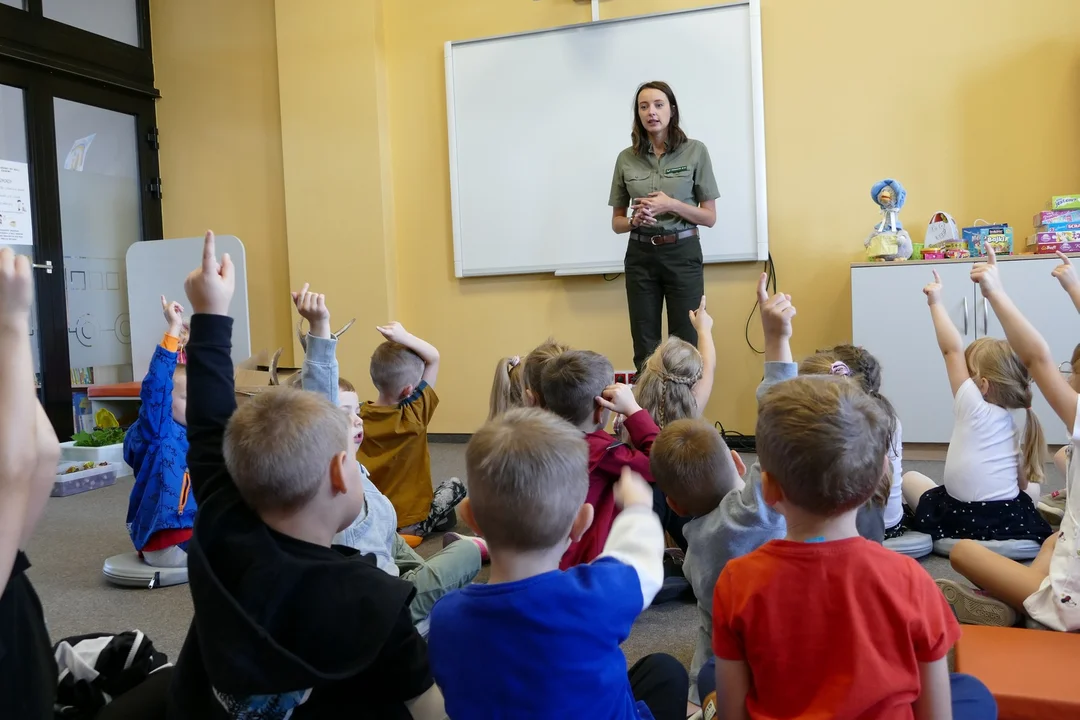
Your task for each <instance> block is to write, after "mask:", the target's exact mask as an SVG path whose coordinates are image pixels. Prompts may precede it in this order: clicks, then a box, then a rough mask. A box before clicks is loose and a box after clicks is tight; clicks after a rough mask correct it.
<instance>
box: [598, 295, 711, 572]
mask: <svg viewBox="0 0 1080 720" xmlns="http://www.w3.org/2000/svg"><path fill="white" fill-rule="evenodd" d="M690 323H691V325H693V326H694V330H695V332H697V336H698V346H697V347H696V348H695V347H694V346H693V345H691V344H690V343H688V342H686V341H685V340H682V339H680V338H677V337H675V336H674V335H672V336H671V337H669V338H668V339H667V340H665V341H664V342H662V343H660V345H659V347H657V348H656V350H655V351H653V354H652V355H650V356H649V357H648V358H647V359H646V360H645V364H644V366H643V367H642V369H641V372H640V373H639V374H638V376H637V380H636V381H635V382H634V396H635V397H637V400H638V403H639V404H640V405H641V407H642V408H644V409H645V410H647V411H648V413H649V415H650V416H652V419H653V420H654V421H655V422H656V426H657V427H659V428H663V427H664V426H665V424H666V423H669V422H672V421H675V420H679V419H681V418H698V417H701V415H702V413H703V412H704V411H705V405H706V404H707V403H708V402H709V396H710V395H711V394H712V388H713V376H714V375H715V374H716V348H715V346H714V345H713V338H712V326H713V320H712V317H710V315H709V313H708V311H707V310H706V309H705V297H704V296H702V298H701V304H700V305H699V306H698V309H697V310H691V311H690ZM615 427H616V432H615V436H616V437H618V438H619V439H620V440H624V441H629V440H630V438H629V436H628V435H627V434H626V432H625V430H624V428H623V419H622V417H616V420H615ZM653 492H654V493H655V494H656V502H655V503H654V505H653V510H654V511H655V512H656V514H657V515H659V516H660V523H661V524H662V525H663V526H664V530H665V531H667V533H668V534H669V535H671V538H672V539H673V540H674V541H675V544H676V545H678V546H679V548H680V549H681V550H682V551H684V552H685V551H686V538H685V537H684V536H683V525H685V524H686V518H683V517H680V516H679V514H678V513H676V512H675V511H674V510H672V509H671V507H670V506H669V505H668V503H667V501H666V499H665V497H664V493H663V491H661V489H660V487H659V486H657V485H653Z"/></svg>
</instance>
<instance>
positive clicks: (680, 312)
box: [624, 237, 705, 372]
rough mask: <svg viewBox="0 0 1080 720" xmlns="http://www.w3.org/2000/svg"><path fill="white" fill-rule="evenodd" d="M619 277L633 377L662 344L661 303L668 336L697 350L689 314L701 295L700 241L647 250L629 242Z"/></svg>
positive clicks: (637, 241)
mask: <svg viewBox="0 0 1080 720" xmlns="http://www.w3.org/2000/svg"><path fill="white" fill-rule="evenodd" d="M624 273H625V276H626V304H627V305H628V306H629V308H630V334H631V335H632V336H633V338H634V367H635V368H637V370H638V372H641V367H642V365H644V364H645V360H646V359H647V358H648V357H649V355H651V354H652V351H653V350H655V349H656V346H657V345H659V344H660V341H661V340H662V339H663V333H662V330H663V325H662V320H661V316H662V313H663V309H664V303H665V302H666V303H667V316H668V335H674V336H676V337H679V338H682V339H683V340H685V341H686V342H688V343H690V344H691V345H694V346H697V332H696V331H695V330H694V326H693V325H692V324H691V323H690V311H691V310H696V309H697V307H698V304H699V303H700V302H701V296H702V295H704V294H705V277H704V274H703V273H702V262H701V241H700V240H699V239H698V238H696V237H694V238H687V239H685V240H680V241H679V242H676V243H672V244H671V245H651V244H649V243H646V242H641V241H640V240H635V239H634V238H630V241H629V245H627V247H626V258H625V259H624Z"/></svg>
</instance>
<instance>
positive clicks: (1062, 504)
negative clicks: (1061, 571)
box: [1036, 256, 1080, 527]
mask: <svg viewBox="0 0 1080 720" xmlns="http://www.w3.org/2000/svg"><path fill="white" fill-rule="evenodd" d="M1065 260H1067V261H1068V260H1069V258H1068V256H1065ZM1061 267H1065V266H1064V265H1059V266H1058V269H1060V268H1061ZM1068 268H1069V270H1070V272H1072V262H1071V261H1069V264H1068ZM1057 277H1058V279H1061V276H1060V275H1059V276H1057ZM1074 278H1075V275H1074ZM1061 372H1063V373H1064V374H1065V375H1066V376H1067V377H1068V381H1069V387H1071V388H1072V389H1073V390H1075V391H1077V392H1080V345H1077V346H1076V347H1074V348H1073V351H1072V358H1070V360H1069V362H1067V363H1062V364H1061ZM1072 451H1073V446H1072V444H1069V445H1063V446H1062V447H1061V448H1060V449H1059V450H1058V451H1057V452H1056V453H1054V466H1055V467H1056V468H1057V469H1058V472H1060V473H1061V474H1062V475H1064V476H1065V477H1068V476H1069V469H1068V468H1069V461H1070V460H1071V459H1072ZM1067 506H1068V491H1067V490H1066V489H1065V488H1062V489H1061V490H1054V491H1053V492H1048V493H1046V494H1044V495H1043V496H1042V497H1041V498H1040V499H1039V503H1038V505H1037V506H1036V507H1038V509H1039V513H1040V514H1041V515H1042V516H1043V517H1044V518H1046V521H1047V522H1048V523H1050V527H1057V526H1058V525H1061V520H1062V518H1064V517H1065V508H1066V507H1067Z"/></svg>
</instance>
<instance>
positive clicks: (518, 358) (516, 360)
mask: <svg viewBox="0 0 1080 720" xmlns="http://www.w3.org/2000/svg"><path fill="white" fill-rule="evenodd" d="M520 362H521V356H520V355H515V356H514V357H512V358H510V367H512V368H516V367H517V366H518V364H519V363H520Z"/></svg>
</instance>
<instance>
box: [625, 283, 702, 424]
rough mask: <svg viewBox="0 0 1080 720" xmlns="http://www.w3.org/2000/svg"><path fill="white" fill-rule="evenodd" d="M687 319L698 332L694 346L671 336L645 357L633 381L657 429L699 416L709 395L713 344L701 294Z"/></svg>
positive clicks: (639, 397) (637, 395)
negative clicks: (639, 371)
mask: <svg viewBox="0 0 1080 720" xmlns="http://www.w3.org/2000/svg"><path fill="white" fill-rule="evenodd" d="M690 322H691V324H692V325H693V326H694V330H695V331H696V332H697V334H698V346H697V347H696V348H695V347H694V346H693V345H691V344H690V343H688V342H686V341H685V340H681V339H679V338H677V337H675V336H674V335H672V336H671V337H669V338H668V339H667V340H665V341H664V342H662V343H660V345H659V347H657V348H656V350H655V351H653V354H652V355H650V356H649V357H648V359H646V360H645V365H644V366H643V367H642V368H641V373H640V374H639V375H638V376H637V380H636V381H635V383H634V396H635V397H637V401H638V404H640V405H641V407H643V408H644V409H646V410H648V411H649V415H651V416H652V419H653V420H655V421H656V425H657V427H659V428H661V429H663V428H664V426H665V425H666V424H667V423H668V422H671V421H674V420H680V419H682V418H697V417H701V414H702V413H703V412H704V411H705V405H706V404H708V402H709V396H710V395H712V389H713V376H714V375H715V374H716V347H715V345H714V344H713V339H712V326H713V319H712V317H711V316H710V315H709V313H708V311H707V310H706V309H705V298H704V297H702V298H701V305H699V306H698V309H697V310H691V311H690Z"/></svg>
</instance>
